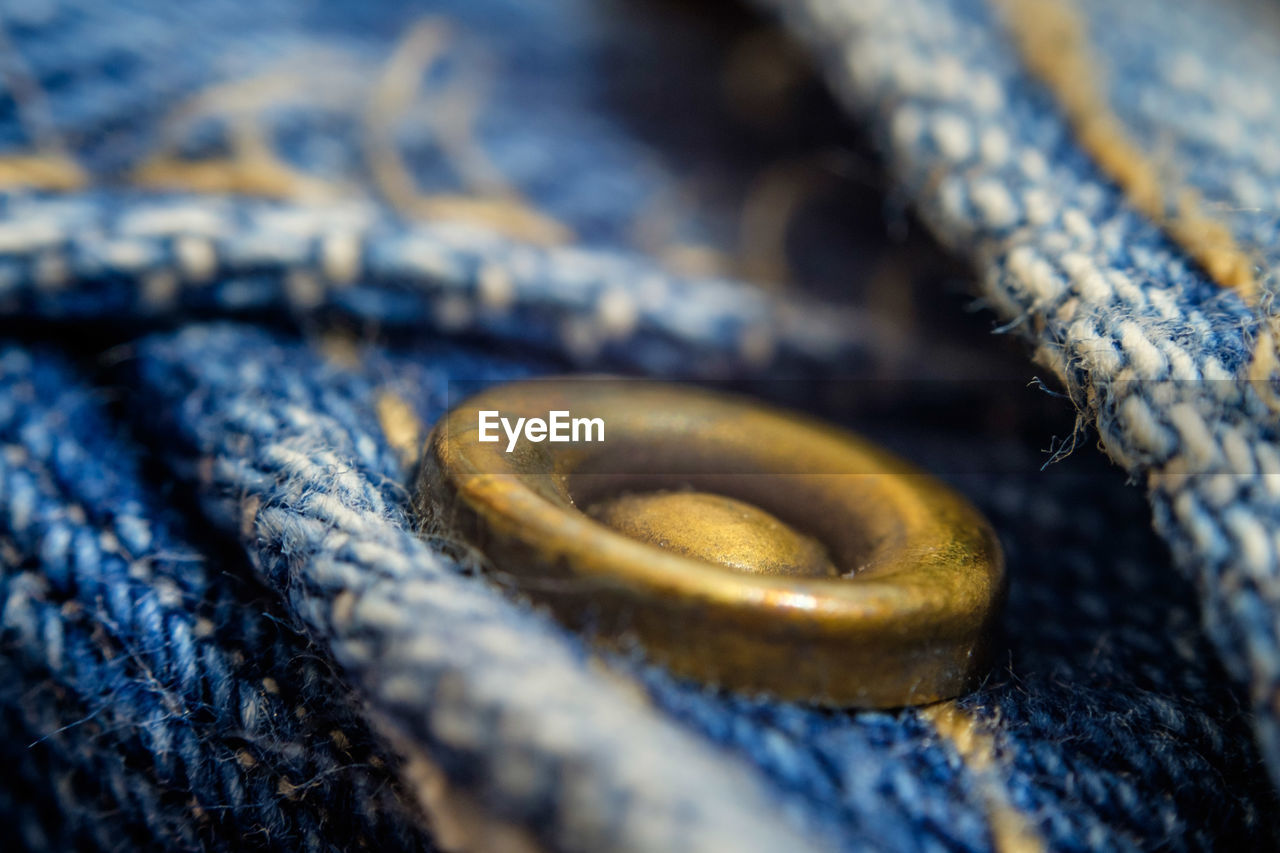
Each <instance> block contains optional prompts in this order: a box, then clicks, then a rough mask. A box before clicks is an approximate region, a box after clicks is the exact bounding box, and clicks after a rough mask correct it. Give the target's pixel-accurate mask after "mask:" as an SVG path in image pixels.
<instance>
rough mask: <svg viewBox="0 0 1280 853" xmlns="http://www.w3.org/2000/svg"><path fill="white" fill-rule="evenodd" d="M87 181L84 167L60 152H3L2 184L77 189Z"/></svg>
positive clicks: (52, 188)
mask: <svg viewBox="0 0 1280 853" xmlns="http://www.w3.org/2000/svg"><path fill="white" fill-rule="evenodd" d="M87 182H88V179H87V178H86V177H85V174H84V170H83V169H81V168H80V166H79V165H78V164H76V162H75V161H73V160H71V159H70V158H69V157H64V156H62V155H60V154H52V153H51V154H6V155H0V187H34V188H36V189H42V190H63V191H66V190H76V189H80V188H81V187H83V186H84V185H85V184H86V183H87Z"/></svg>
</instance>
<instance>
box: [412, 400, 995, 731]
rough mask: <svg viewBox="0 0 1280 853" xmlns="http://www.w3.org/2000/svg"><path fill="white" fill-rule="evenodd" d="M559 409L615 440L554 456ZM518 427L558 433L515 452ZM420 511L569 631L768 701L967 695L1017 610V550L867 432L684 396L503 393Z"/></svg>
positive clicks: (433, 531)
mask: <svg viewBox="0 0 1280 853" xmlns="http://www.w3.org/2000/svg"><path fill="white" fill-rule="evenodd" d="M553 412H561V413H569V414H571V416H572V418H575V419H576V418H579V417H581V418H583V419H584V422H585V420H587V419H598V422H599V423H600V425H601V426H602V429H603V440H587V439H594V438H595V436H593V435H591V433H590V430H584V431H583V433H582V434H579V435H576V436H574V437H576V438H577V439H578V440H564V441H552V440H551V438H552V437H553V433H554V432H555V430H554V429H552V428H549V426H550V421H551V418H550V417H549V415H550V413H553ZM486 413H487V414H486ZM497 416H500V417H501V418H505V419H507V420H508V422H509V423H519V422H520V421H519V419H520V418H525V419H526V421H525V423H528V422H530V420H531V419H539V420H540V421H541V424H540V427H541V428H540V429H531V430H528V431H526V432H525V433H524V436H523V438H521V437H520V436H519V435H516V434H514V433H509V432H503V433H501V434H500V435H499V438H498V440H493V438H494V436H493V433H494V428H493V425H494V423H495V418H496V417H497ZM486 418H487V419H488V420H487V422H486V423H487V427H486V431H485V433H484V437H485V438H487V439H489V440H486V441H481V440H480V439H481V437H482V429H481V427H482V422H484V419H486ZM563 420H564V419H563V417H562V421H563ZM560 426H561V427H564V428H563V429H562V430H560V432H561V436H560V437H562V438H569V437H570V436H571V431H570V430H569V428H568V426H567V425H566V422H562V423H561V424H560ZM504 429H508V428H507V427H504ZM509 436H514V438H509ZM416 500H417V506H418V511H419V513H420V516H421V517H422V519H423V520H424V529H425V532H426V533H428V534H429V535H434V536H440V537H443V538H444V539H445V540H446V541H455V542H460V543H463V544H465V545H467V546H469V547H472V548H475V549H477V550H478V551H479V552H480V553H481V554H483V555H484V558H485V560H484V562H485V564H486V567H487V568H488V569H490V570H491V571H492V572H493V573H494V576H495V577H496V578H498V579H500V580H501V581H502V582H504V583H506V584H509V585H511V586H514V587H515V588H516V589H518V590H519V591H521V592H522V593H523V594H524V595H526V596H528V597H529V598H531V599H534V600H536V601H539V602H542V603H544V604H546V605H548V606H549V607H550V608H551V610H552V611H553V612H554V613H555V614H556V616H557V617H558V618H560V619H561V620H562V621H564V622H565V623H567V624H569V625H571V626H573V627H575V628H577V629H578V630H581V631H584V632H585V633H587V634H588V635H590V636H591V637H592V638H594V639H595V640H597V641H599V642H602V643H604V644H606V645H608V646H610V647H614V648H620V649H624V650H628V649H636V648H638V649H640V650H642V651H643V652H644V654H645V655H646V656H647V657H648V658H649V659H651V660H654V661H656V662H659V663H662V664H663V665H665V666H667V667H669V668H670V669H671V670H672V671H674V672H676V673H678V674H681V675H683V676H687V677H691V678H695V679H699V680H701V681H704V682H706V683H709V684H714V685H719V686H723V687H727V688H730V689H734V690H739V691H743V692H747V693H763V694H769V695H773V696H777V697H781V698H785V699H795V700H802V701H809V702H814V703H819V704H823V705H834V706H859V707H895V706H900V705H909V704H917V703H922V702H931V701H935V700H939V699H944V698H948V697H951V696H955V695H957V694H959V693H961V692H963V691H965V690H966V689H967V688H969V687H970V686H971V685H972V683H973V680H974V679H975V678H976V677H978V676H980V675H981V673H982V672H983V670H984V665H985V662H984V652H985V647H986V638H987V635H988V633H989V630H990V627H991V625H992V623H993V620H994V617H995V612H996V610H997V606H998V604H999V602H1000V600H1001V598H1002V596H1003V584H1004V578H1003V558H1002V557H1001V554H1000V549H999V546H998V545H997V543H996V539H995V536H994V534H993V533H992V531H991V529H990V526H989V525H988V524H987V523H986V521H985V520H984V519H983V518H982V516H981V515H979V513H978V512H977V510H975V509H974V508H973V507H972V506H971V505H970V504H969V503H968V502H967V501H965V500H964V499H963V498H962V497H960V496H959V495H958V494H956V493H955V492H954V491H952V490H951V489H949V488H947V487H946V486H944V485H942V484H941V483H939V482H938V481H936V480H934V479H933V478H932V477H929V476H927V475H925V474H923V473H921V472H920V471H918V470H916V469H915V468H913V467H911V466H910V465H908V464H907V463H905V462H903V461H901V460H899V459H897V458H895V457H894V456H892V455H890V454H888V453H887V452H885V451H884V450H882V449H880V448H878V447H875V446H874V445H872V444H870V443H868V442H867V441H865V440H864V439H861V438H859V437H857V436H854V435H852V434H849V433H847V432H844V431H841V430H837V429H834V428H832V427H830V426H828V425H825V424H822V423H819V422H817V421H814V420H811V419H808V418H805V417H802V416H799V415H795V414H790V413H786V412H782V411H779V410H776V409H773V408H769V407H767V406H763V405H760V404H758V403H755V402H751V401H747V400H744V399H740V398H735V397H730V396H724V395H720V394H715V393H711V392H707V391H703V390H694V389H690V388H685V387H680V386H674V385H664V384H660V383H654V382H640V381H630V380H603V379H564V380H535V381H528V382H519V383H515V384H511V385H506V386H502V387H498V388H493V389H490V390H487V391H484V392H482V393H480V394H478V395H476V396H474V397H472V398H470V399H468V400H466V401H465V402H463V403H462V404H461V405H459V406H457V407H456V408H455V409H453V410H452V411H451V412H450V413H449V414H448V415H446V416H445V417H444V418H443V419H442V420H441V421H440V423H439V424H437V425H436V428H435V429H434V430H433V432H432V434H431V437H430V438H429V439H428V446H427V453H426V454H425V457H424V464H423V467H422V472H421V474H420V482H419V488H418V495H417V499H416Z"/></svg>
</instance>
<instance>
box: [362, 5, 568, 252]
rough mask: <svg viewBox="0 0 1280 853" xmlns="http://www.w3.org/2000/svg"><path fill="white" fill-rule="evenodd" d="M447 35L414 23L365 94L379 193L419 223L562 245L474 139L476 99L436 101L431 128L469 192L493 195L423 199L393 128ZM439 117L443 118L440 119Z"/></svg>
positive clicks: (558, 228) (564, 232)
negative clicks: (457, 223)
mask: <svg viewBox="0 0 1280 853" xmlns="http://www.w3.org/2000/svg"><path fill="white" fill-rule="evenodd" d="M447 38H448V30H447V28H446V27H445V26H444V24H442V23H441V22H439V21H436V20H428V21H423V22H421V23H419V24H418V25H417V26H415V27H414V28H413V29H412V30H410V32H409V34H408V36H406V37H405V39H404V41H403V42H402V43H401V44H400V46H399V47H398V48H397V49H396V51H395V52H394V53H393V54H392V56H391V58H390V59H389V60H387V64H386V67H385V70H384V71H383V73H382V76H381V78H380V79H379V80H378V81H377V83H376V84H375V85H374V87H373V91H372V92H371V93H370V97H369V106H368V108H367V110H366V111H365V117H364V119H365V120H364V125H365V135H364V144H365V153H366V157H367V160H368V163H369V168H370V170H371V172H372V174H373V181H374V184H375V185H376V186H377V188H378V191H379V192H381V193H382V194H383V196H385V197H386V199H387V200H388V201H389V202H390V203H391V204H392V205H393V206H394V207H395V208H396V209H397V210H399V211H400V212H401V213H403V214H405V215H406V216H411V217H415V218H419V219H428V220H462V221H470V222H475V223H478V224H481V225H483V226H485V227H487V228H489V229H491V230H494V231H498V232H500V233H504V234H507V235H509V236H512V237H516V238H517V239H521V240H525V241H528V242H531V243H538V244H541V245H554V244H559V243H564V242H567V241H568V240H569V239H570V238H571V237H572V233H571V232H570V231H569V229H568V228H566V227H565V226H564V225H562V224H560V223H559V222H556V221H555V220H553V219H551V218H549V217H546V216H544V215H542V214H541V213H538V212H537V211H535V210H533V209H532V208H531V207H529V206H528V205H527V204H525V203H524V202H523V201H522V200H521V199H520V198H519V197H518V196H517V195H516V193H515V192H514V191H513V190H512V189H511V188H509V187H507V186H506V184H505V182H504V181H502V179H501V176H500V175H499V174H498V171H497V170H496V169H495V168H493V167H492V166H491V165H490V164H489V163H488V161H487V160H486V159H484V157H483V154H482V153H480V149H479V147H478V146H477V145H475V144H474V141H473V139H472V136H471V123H472V121H473V120H474V107H473V106H471V105H470V104H471V103H473V102H474V100H475V99H474V98H469V97H467V96H466V95H463V96H457V95H455V96H453V97H448V98H443V99H441V98H439V96H437V97H436V98H435V99H433V101H432V106H433V107H434V108H436V109H438V110H439V112H438V113H437V115H438V116H440V118H436V119H435V120H434V122H433V124H434V127H435V130H436V134H437V137H438V138H439V142H440V144H441V145H442V147H443V148H444V150H445V152H446V156H450V155H451V162H452V163H453V165H454V168H455V169H457V170H458V173H459V175H460V177H461V178H462V179H463V180H464V181H469V182H470V183H471V184H472V186H471V189H472V190H474V191H476V192H477V193H485V194H488V195H489V196H490V197H472V196H461V195H435V196H425V195H423V194H421V193H420V192H419V190H418V188H417V185H416V183H415V181H414V178H413V174H412V173H411V172H410V171H409V168H408V166H407V165H406V164H405V162H404V159H403V158H402V157H401V156H400V152H399V149H398V148H397V146H396V140H395V128H396V123H397V121H398V120H399V119H400V118H402V117H403V116H404V115H405V113H406V111H407V110H408V109H409V108H410V107H411V106H412V104H413V101H414V98H415V97H416V96H417V94H418V88H419V85H420V83H421V80H422V77H423V74H424V73H425V72H426V71H427V69H428V68H430V67H431V65H432V64H433V63H435V62H436V61H437V59H438V58H439V56H440V55H441V54H442V53H443V51H444V47H445V43H446V41H447ZM443 118H448V119H449V120H448V121H444V120H443Z"/></svg>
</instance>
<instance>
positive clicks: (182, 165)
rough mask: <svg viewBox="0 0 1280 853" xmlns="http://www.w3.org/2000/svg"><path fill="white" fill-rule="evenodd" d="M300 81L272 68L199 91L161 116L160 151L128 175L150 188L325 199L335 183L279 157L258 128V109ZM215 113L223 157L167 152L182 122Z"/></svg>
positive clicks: (336, 192) (302, 82)
mask: <svg viewBox="0 0 1280 853" xmlns="http://www.w3.org/2000/svg"><path fill="white" fill-rule="evenodd" d="M306 86H307V80H306V77H305V76H304V75H302V74H300V73H286V72H273V73H267V74H263V75H260V76H257V77H251V78H249V79H246V80H236V81H233V82H230V83H224V84H221V85H217V86H213V87H211V88H209V89H207V90H205V91H204V92H201V93H200V94H199V95H196V96H195V97H193V98H192V99H191V100H189V101H187V102H186V103H185V104H183V105H181V106H180V107H178V108H177V109H176V110H175V111H174V112H173V113H172V114H171V115H170V116H169V117H168V118H167V119H166V120H165V123H164V125H163V127H162V128H161V131H160V136H161V138H162V139H163V140H164V142H163V144H162V147H161V149H160V151H158V152H157V153H156V154H154V155H153V156H152V157H150V158H149V159H147V160H145V161H143V162H142V163H140V164H139V165H138V166H137V167H136V168H135V169H134V170H133V174H132V175H131V176H130V177H131V180H132V181H133V182H134V183H136V184H138V185H140V186H145V187H151V188H155V189H171V190H186V191H189V192H198V193H236V194H241V195H253V196H263V197H266V198H295V199H311V200H327V199H332V198H336V197H338V196H340V195H342V194H343V191H344V188H343V187H341V186H340V185H338V184H335V183H333V182H330V181H326V180H324V179H323V178H318V177H314V176H312V175H306V174H304V173H302V172H300V171H298V170H297V169H294V168H293V167H292V166H290V165H288V164H287V163H285V162H284V161H283V160H281V159H280V158H279V157H278V156H277V155H276V153H275V151H274V150H272V148H271V145H270V144H269V143H268V141H267V136H266V134H265V133H264V132H263V130H262V127H261V122H260V118H259V114H260V112H261V111H262V110H264V109H266V108H267V107H269V106H271V105H272V104H275V103H278V102H281V101H283V100H284V99H285V98H287V97H289V96H291V95H294V94H296V93H298V92H301V91H304V90H305V89H306ZM322 88H323V87H322ZM216 115H225V116H226V120H227V122H228V124H229V127H230V130H231V143H232V149H233V153H232V154H231V155H230V156H229V157H217V158H209V159H204V160H187V159H184V158H181V157H178V156H176V155H175V154H174V153H173V149H174V148H175V147H176V146H177V142H178V139H179V135H180V133H181V130H182V129H183V128H184V127H186V126H187V125H188V124H190V123H191V122H193V121H195V120H196V119H199V118H203V117H206V116H216Z"/></svg>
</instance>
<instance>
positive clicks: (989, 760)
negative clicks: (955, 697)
mask: <svg viewBox="0 0 1280 853" xmlns="http://www.w3.org/2000/svg"><path fill="white" fill-rule="evenodd" d="M920 716H921V717H923V718H924V719H925V720H927V721H928V722H930V723H932V724H933V727H934V729H935V730H936V731H937V732H938V734H939V735H940V736H941V737H943V738H945V739H946V740H947V741H948V742H950V744H951V745H952V746H953V747H954V748H955V750H956V752H957V753H959V755H960V758H961V759H963V761H964V763H965V766H966V767H968V769H969V770H970V771H971V772H972V773H973V774H974V776H975V777H977V781H978V786H979V792H980V793H981V795H982V799H983V803H984V805H985V806H986V809H987V825H988V828H989V829H990V830H991V840H992V842H993V843H994V845H995V848H996V850H998V851H1000V853H1040V851H1043V850H1044V849H1045V845H1044V840H1043V839H1042V838H1040V836H1039V834H1038V833H1037V832H1036V831H1035V828H1034V827H1033V826H1032V825H1031V823H1030V822H1029V821H1028V820H1027V818H1026V817H1025V816H1024V815H1023V814H1022V813H1021V812H1019V811H1018V810H1017V809H1015V808H1014V806H1013V804H1012V803H1010V802H1009V799H1008V797H1007V796H1006V794H1005V789H1004V787H1003V786H1002V785H1001V783H1000V780H999V778H998V777H997V776H996V770H997V769H998V768H997V764H996V748H995V740H994V739H993V738H992V736H991V734H990V732H989V731H988V730H987V728H986V726H985V725H984V724H983V723H982V722H981V721H980V720H979V719H978V718H977V717H976V716H974V715H973V714H971V713H969V712H968V711H965V710H964V709H963V708H961V707H960V706H959V705H957V704H956V703H955V702H940V703H938V704H937V705H931V706H929V707H927V708H921V709H920Z"/></svg>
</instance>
